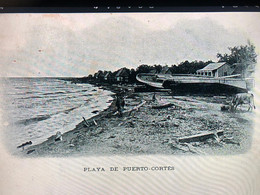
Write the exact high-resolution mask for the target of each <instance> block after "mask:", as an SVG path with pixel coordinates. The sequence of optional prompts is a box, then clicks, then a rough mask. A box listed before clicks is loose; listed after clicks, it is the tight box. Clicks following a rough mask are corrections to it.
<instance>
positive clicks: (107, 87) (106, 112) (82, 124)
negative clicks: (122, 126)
mask: <svg viewBox="0 0 260 195" xmlns="http://www.w3.org/2000/svg"><path fill="white" fill-rule="evenodd" d="M87 84H90V85H93V86H95V87H99V88H101V89H103V90H108V91H111V92H113V93H115V94H116V93H118V92H121V93H122V94H123V95H124V96H126V95H131V94H132V91H131V92H130V91H124V90H123V91H122V89H126V88H128V87H129V86H128V87H126V86H121V85H116V84H113V85H100V84H95V83H87ZM115 94H113V95H111V97H112V98H113V100H112V102H111V104H110V105H109V106H108V108H106V109H104V110H103V111H101V112H99V113H98V114H97V115H95V116H92V117H90V118H88V119H86V121H84V120H82V121H81V122H80V123H78V124H77V125H76V126H75V128H74V129H72V130H69V131H67V132H65V133H63V134H62V136H63V137H64V136H71V135H70V134H76V133H77V132H78V131H81V130H83V131H86V128H87V127H86V126H85V122H87V123H90V124H91V123H92V122H93V120H95V122H98V121H99V120H100V119H102V118H104V117H106V116H110V115H111V113H114V112H116V107H115ZM92 128H93V126H92V127H90V129H92ZM55 137H56V135H52V136H50V137H48V138H47V140H45V141H43V142H42V143H39V144H36V145H32V146H29V147H28V148H27V149H25V150H24V151H25V152H26V153H28V152H29V153H30V151H32V150H34V149H36V148H39V147H41V146H42V145H46V144H49V143H50V142H53V141H54V139H55ZM21 155H23V154H21Z"/></svg>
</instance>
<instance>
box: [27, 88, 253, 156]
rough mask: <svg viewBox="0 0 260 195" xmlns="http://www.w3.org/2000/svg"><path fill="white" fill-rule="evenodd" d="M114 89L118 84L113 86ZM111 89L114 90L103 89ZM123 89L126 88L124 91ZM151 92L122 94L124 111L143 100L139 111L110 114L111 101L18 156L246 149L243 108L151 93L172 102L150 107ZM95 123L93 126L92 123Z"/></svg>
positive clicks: (247, 121) (247, 117)
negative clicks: (225, 107)
mask: <svg viewBox="0 0 260 195" xmlns="http://www.w3.org/2000/svg"><path fill="white" fill-rule="evenodd" d="M119 87H120V86H119ZM109 88H110V89H111V90H114V91H115V90H116V89H118V87H116V86H113V87H109ZM126 88H127V89H129V87H126ZM153 94H154V93H152V92H144V93H133V92H131V90H130V91H128V92H126V93H125V102H126V106H125V110H129V109H132V108H134V107H135V106H137V105H139V104H140V103H141V102H144V101H145V102H146V103H145V104H144V105H142V106H141V107H140V108H139V109H137V110H134V111H132V112H126V113H124V114H123V116H122V117H119V116H118V115H116V114H114V113H115V112H116V107H115V101H113V102H112V103H111V106H110V107H109V108H108V109H106V110H104V111H102V112H100V113H99V114H98V115H97V116H95V117H92V118H90V119H88V120H87V123H88V126H87V125H85V123H84V122H81V123H80V124H78V125H77V126H76V128H75V129H74V130H72V131H69V132H66V133H64V134H63V135H62V141H55V136H52V137H50V138H49V139H48V140H47V141H45V142H43V143H41V144H39V145H34V146H31V147H29V148H27V149H25V150H24V151H23V155H24V156H28V157H29V156H30V157H33V156H57V157H59V156H101V155H102V156H109V155H143V154H164V155H172V154H174V155H183V154H186V155H227V154H228V155H230V154H239V153H244V152H246V151H247V150H248V149H249V148H250V144H251V137H252V131H253V117H254V113H253V112H247V111H246V107H242V108H240V109H239V110H238V111H237V112H234V113H230V112H227V111H226V112H223V111H221V110H220V108H221V106H222V105H223V104H224V103H227V102H228V101H230V98H229V97H225V96H214V97H202V96H201V97H200V96H171V95H169V94H168V93H167V92H156V94H157V97H159V98H161V99H163V100H164V101H167V102H170V103H172V104H174V105H173V106H171V107H168V108H162V109H154V108H152V106H153V105H157V104H156V102H155V101H154V100H153V99H152V96H153ZM94 121H95V122H94ZM220 130H223V131H224V135H221V136H219V137H218V138H209V139H206V140H204V141H194V142H190V143H189V144H188V145H185V144H179V143H178V142H177V141H178V139H179V138H180V137H183V136H190V135H196V134H200V133H205V132H217V131H220Z"/></svg>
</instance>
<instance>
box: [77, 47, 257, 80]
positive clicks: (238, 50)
mask: <svg viewBox="0 0 260 195" xmlns="http://www.w3.org/2000/svg"><path fill="white" fill-rule="evenodd" d="M228 49H229V51H230V53H229V54H228V53H224V54H221V53H218V54H217V59H218V62H227V63H228V64H230V65H234V64H236V63H240V64H243V66H244V68H246V67H247V66H249V64H252V63H256V62H257V60H256V58H257V54H256V52H255V46H254V45H252V44H251V43H250V42H248V45H244V46H243V45H241V46H235V47H229V48H228ZM210 63H212V61H211V60H209V61H206V62H203V61H196V60H195V61H191V62H190V61H188V60H186V61H184V62H181V63H179V64H174V65H171V66H168V65H164V66H163V65H161V64H155V65H148V64H141V65H139V66H138V67H137V68H136V69H133V68H132V69H128V68H126V67H124V68H121V69H124V70H123V72H124V73H123V74H124V75H127V77H128V79H127V83H135V82H136V75H137V74H139V73H161V72H162V71H163V70H165V69H167V71H168V73H170V74H195V73H196V71H197V70H199V69H202V68H204V67H205V66H207V65H208V64H210ZM121 69H119V70H116V71H114V72H111V71H106V70H104V71H102V70H99V71H98V72H96V73H95V74H93V75H92V74H90V75H88V76H86V77H83V78H78V81H80V82H91V81H92V82H98V81H104V79H101V78H102V77H104V76H105V75H106V74H107V73H109V75H110V76H111V77H112V78H114V77H116V75H118V72H119V71H120V70H121ZM121 72H122V71H121ZM97 75H98V77H97ZM99 76H100V77H99ZM112 82H117V81H116V80H112Z"/></svg>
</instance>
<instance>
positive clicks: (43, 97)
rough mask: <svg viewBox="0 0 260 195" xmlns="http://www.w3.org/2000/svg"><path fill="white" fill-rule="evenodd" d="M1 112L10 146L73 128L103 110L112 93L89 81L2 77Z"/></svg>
mask: <svg viewBox="0 0 260 195" xmlns="http://www.w3.org/2000/svg"><path fill="white" fill-rule="evenodd" d="M0 94H1V95H0V113H1V116H0V117H1V119H2V124H1V125H2V126H3V127H4V128H3V131H4V135H5V139H4V141H7V146H8V148H9V149H11V150H12V151H15V150H17V149H16V147H17V146H18V145H20V144H21V143H24V142H27V141H32V142H33V144H38V143H41V142H43V141H45V140H46V139H47V138H48V137H50V136H51V135H54V134H56V132H57V131H61V132H62V133H64V132H66V131H69V130H72V129H74V128H75V126H76V125H77V124H78V123H79V122H81V121H82V117H83V116H84V117H85V118H90V117H92V116H94V115H96V114H97V113H96V114H93V113H92V111H94V110H99V111H101V110H104V109H105V108H107V107H108V106H109V105H110V104H111V100H112V97H111V95H112V94H113V93H112V92H110V91H106V90H102V89H99V88H98V87H94V86H92V85H89V84H72V83H70V82H67V81H63V80H59V79H51V78H47V79H46V78H8V79H2V78H1V79H0Z"/></svg>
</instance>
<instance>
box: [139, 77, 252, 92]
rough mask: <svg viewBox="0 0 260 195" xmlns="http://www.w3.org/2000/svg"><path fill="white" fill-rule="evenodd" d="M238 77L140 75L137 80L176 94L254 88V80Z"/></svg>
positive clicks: (244, 90)
mask: <svg viewBox="0 0 260 195" xmlns="http://www.w3.org/2000/svg"><path fill="white" fill-rule="evenodd" d="M238 76H239V75H230V76H223V77H210V76H201V75H191V74H175V75H170V74H168V75H167V74H150V73H140V74H138V75H137V76H136V79H137V80H138V81H139V82H141V83H143V84H145V85H147V86H149V87H154V88H159V89H162V88H164V89H171V90H172V91H173V92H176V93H187V92H188V93H192V94H196V93H198V94H201V93H203V94H234V93H243V92H247V91H248V90H250V88H249V86H250V85H251V86H252V84H251V83H253V79H249V78H248V79H244V78H236V77H238Z"/></svg>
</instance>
